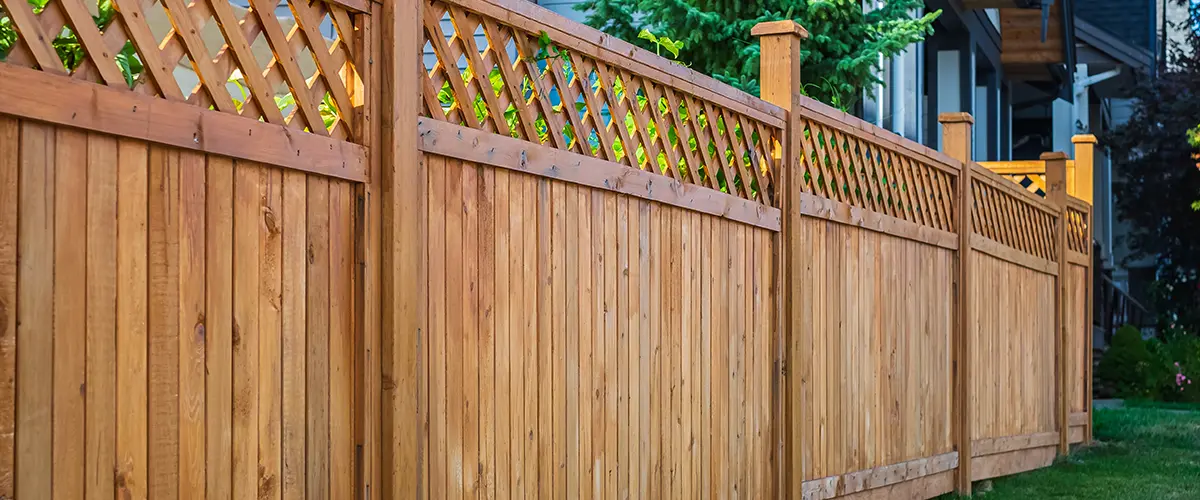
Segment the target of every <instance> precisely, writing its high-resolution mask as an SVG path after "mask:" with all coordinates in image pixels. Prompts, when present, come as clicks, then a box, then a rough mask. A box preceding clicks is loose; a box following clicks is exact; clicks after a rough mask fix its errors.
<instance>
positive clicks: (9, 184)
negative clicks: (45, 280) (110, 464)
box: [0, 115, 91, 497]
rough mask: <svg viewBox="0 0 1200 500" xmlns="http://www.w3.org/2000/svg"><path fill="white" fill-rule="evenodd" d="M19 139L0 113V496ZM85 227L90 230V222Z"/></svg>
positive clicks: (10, 406) (11, 445)
mask: <svg viewBox="0 0 1200 500" xmlns="http://www.w3.org/2000/svg"><path fill="white" fill-rule="evenodd" d="M20 141H21V128H20V123H19V122H18V121H17V120H16V119H15V118H12V117H9V116H4V115H0V320H3V321H2V322H0V495H5V496H8V497H12V496H13V495H14V494H15V489H14V484H13V483H14V480H15V479H16V478H15V477H14V470H15V467H14V466H15V464H16V455H15V453H14V451H15V444H16V443H15V441H16V439H15V438H16V425H17V421H16V416H17V415H16V390H17V387H16V375H17V313H18V309H17V307H18V304H17V278H18V270H17V251H18V243H17V241H18V240H17V237H18V224H17V220H18V218H17V217H18V207H19V206H20V189H19V187H20V184H19V180H18V179H19V175H18V173H19V172H20V166H21V160H20V152H21V142H20ZM89 153H90V150H89ZM89 156H90V155H89ZM89 190H90V185H89ZM89 219H90V214H89ZM89 222H90V220H89ZM88 227H89V229H90V228H91V225H90V224H89V226H88ZM89 269H91V266H89ZM89 450H90V447H89ZM89 456H90V454H89ZM89 477H90V476H89Z"/></svg>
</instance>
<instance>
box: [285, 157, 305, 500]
mask: <svg viewBox="0 0 1200 500" xmlns="http://www.w3.org/2000/svg"><path fill="white" fill-rule="evenodd" d="M282 189H283V213H282V221H280V224H281V225H282V230H283V234H282V237H281V238H282V241H281V243H280V252H281V256H280V259H281V264H280V274H281V276H280V281H281V282H280V289H281V304H280V309H281V314H282V318H281V319H280V326H281V327H282V328H283V339H282V341H281V344H282V345H281V346H280V349H281V350H282V357H283V359H282V361H281V370H282V380H281V382H280V383H281V390H282V391H283V401H282V402H281V403H280V433H281V439H282V441H283V442H282V445H281V451H282V464H281V466H282V477H281V481H280V490H281V494H282V495H281V496H282V498H283V499H284V500H297V499H302V498H305V488H306V485H307V466H308V465H307V460H306V459H307V455H306V451H307V450H306V442H307V432H308V429H307V426H308V424H307V411H308V397H309V393H308V375H307V373H308V371H307V368H308V367H307V353H308V342H307V340H308V339H307V335H306V332H307V306H308V301H307V299H306V297H307V295H308V293H307V283H308V282H307V273H306V267H307V263H308V245H307V239H308V208H307V206H308V180H307V179H306V178H305V175H304V174H302V173H299V172H284V173H283V187H282Z"/></svg>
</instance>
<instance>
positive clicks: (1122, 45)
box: [1075, 19, 1154, 70]
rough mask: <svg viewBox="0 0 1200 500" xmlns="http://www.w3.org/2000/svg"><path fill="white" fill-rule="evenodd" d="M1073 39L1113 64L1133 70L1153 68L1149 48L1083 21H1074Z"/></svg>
mask: <svg viewBox="0 0 1200 500" xmlns="http://www.w3.org/2000/svg"><path fill="white" fill-rule="evenodd" d="M1075 37H1076V38H1077V39H1078V41H1080V42H1082V43H1084V44H1087V45H1088V46H1090V47H1092V48H1094V49H1096V50H1098V51H1100V52H1102V53H1104V54H1105V55H1107V56H1108V57H1110V58H1112V59H1113V60H1114V61H1115V62H1118V63H1121V64H1124V65H1127V66H1129V67H1130V68H1133V69H1135V70H1149V69H1151V68H1153V67H1154V52H1152V51H1151V49H1150V48H1147V47H1141V46H1138V45H1136V44H1134V43H1131V41H1130V40H1129V39H1126V38H1121V37H1119V36H1118V35H1114V34H1113V33H1110V32H1109V31H1108V30H1107V29H1104V28H1101V27H1099V26H1097V25H1094V24H1092V23H1089V22H1087V21H1084V20H1083V19H1076V20H1075Z"/></svg>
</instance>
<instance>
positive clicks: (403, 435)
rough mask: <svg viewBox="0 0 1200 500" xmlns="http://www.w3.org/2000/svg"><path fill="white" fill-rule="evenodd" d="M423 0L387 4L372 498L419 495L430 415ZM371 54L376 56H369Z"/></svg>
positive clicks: (383, 45)
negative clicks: (376, 467)
mask: <svg viewBox="0 0 1200 500" xmlns="http://www.w3.org/2000/svg"><path fill="white" fill-rule="evenodd" d="M424 3H425V2H423V1H421V0H391V1H387V2H383V15H382V16H380V19H379V20H378V22H379V26H380V28H381V31H382V33H381V35H382V40H381V42H380V46H381V49H382V50H381V55H380V59H381V62H382V68H381V71H382V89H381V90H382V95H381V96H380V101H381V102H380V113H379V120H378V121H377V125H376V126H381V127H382V128H383V137H382V140H381V141H380V144H379V146H378V147H379V148H380V151H379V154H380V158H381V169H382V175H381V176H380V182H381V184H382V186H381V187H382V189H380V190H379V191H380V194H381V197H382V200H381V201H382V205H383V206H382V209H381V212H382V213H381V214H380V215H381V219H382V220H381V221H380V222H381V223H382V232H383V235H382V240H383V241H382V245H381V251H382V260H383V262H382V277H381V279H380V284H381V285H382V286H381V288H382V293H383V298H382V300H381V303H380V309H381V311H380V312H381V314H382V316H383V318H382V328H381V330H382V332H381V335H382V342H381V344H382V346H381V347H382V350H383V352H382V353H381V355H382V365H383V366H382V372H383V380H382V383H381V386H382V387H381V389H382V391H383V398H382V402H381V403H382V404H381V406H382V410H383V431H382V433H381V434H382V436H381V438H382V442H383V448H384V450H383V452H382V455H383V456H382V462H383V463H382V476H383V477H382V485H381V488H380V489H381V491H379V492H371V496H369V497H368V498H418V497H419V496H420V494H419V485H420V479H421V478H420V464H419V461H420V457H421V456H422V455H423V453H422V449H421V446H422V445H424V444H425V443H424V441H423V440H422V439H421V437H420V436H421V429H422V427H423V426H422V418H423V414H424V413H425V411H426V409H425V406H426V405H425V404H424V402H423V401H420V400H419V399H418V397H417V394H418V392H417V389H418V385H419V384H420V383H421V375H420V373H421V360H422V359H423V358H422V357H421V356H420V355H419V354H420V353H419V347H420V346H422V345H424V344H425V342H424V339H423V338H422V335H423V334H424V332H425V321H426V317H425V307H424V300H423V297H422V295H421V290H422V289H423V288H425V285H426V282H427V279H426V266H425V257H424V256H425V247H426V234H425V233H426V228H425V227H424V226H425V224H424V220H425V217H423V214H424V213H425V203H426V192H425V189H426V187H425V186H426V183H425V164H424V156H423V155H422V153H421V152H420V150H418V149H417V115H418V114H419V113H420V112H421V85H420V84H419V82H420V79H419V78H420V76H421V75H420V68H421V59H420V58H421V53H422V47H423V45H424V40H423V38H424V37H423V33H424V27H423V26H422V24H421V9H422V6H423V5H424ZM368 57H371V56H368Z"/></svg>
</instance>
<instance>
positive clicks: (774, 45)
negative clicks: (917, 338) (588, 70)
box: [750, 20, 812, 498]
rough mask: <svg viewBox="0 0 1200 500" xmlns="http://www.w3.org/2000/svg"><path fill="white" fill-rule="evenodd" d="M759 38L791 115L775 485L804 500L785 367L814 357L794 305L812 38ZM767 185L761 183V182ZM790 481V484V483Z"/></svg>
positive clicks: (779, 200)
mask: <svg viewBox="0 0 1200 500" xmlns="http://www.w3.org/2000/svg"><path fill="white" fill-rule="evenodd" d="M750 33H751V35H753V36H756V37H759V41H760V44H761V46H762V58H761V59H762V60H761V72H760V73H761V75H762V84H761V92H760V95H761V96H762V98H763V100H765V101H767V102H769V103H772V104H774V105H776V106H779V107H781V108H783V109H785V110H788V114H787V124H786V128H785V129H784V136H783V137H781V138H780V139H781V141H782V142H783V157H782V158H781V160H782V161H780V162H779V167H778V169H777V171H776V174H777V175H776V179H777V180H776V182H777V183H778V184H776V186H775V189H776V191H775V192H776V194H775V206H776V207H778V208H779V209H780V211H781V213H782V217H783V220H782V229H783V231H782V232H779V233H775V234H773V235H772V239H771V248H772V255H773V257H774V262H775V266H774V267H775V276H774V278H773V279H774V281H775V283H774V284H773V286H772V289H773V290H774V298H775V335H774V336H773V339H772V341H773V342H774V343H775V346H774V349H773V351H774V355H775V360H774V366H773V367H772V372H771V395H772V396H771V404H772V415H773V416H774V418H773V425H771V440H770V441H769V442H770V443H771V446H773V447H774V452H773V453H771V457H772V459H773V460H774V461H775V463H774V464H772V465H773V467H771V473H772V474H773V475H774V476H773V477H772V479H773V481H772V482H771V485H772V487H773V488H774V491H773V494H772V495H771V496H772V497H774V498H787V497H798V496H799V495H797V490H798V489H800V488H802V484H801V481H800V474H793V473H791V472H792V471H799V470H803V469H804V459H803V450H804V439H803V436H804V432H803V431H802V426H803V422H804V418H803V416H804V410H805V409H804V406H803V401H804V398H803V397H802V393H803V391H804V390H805V388H804V387H803V386H802V384H803V380H801V378H800V377H791V378H789V377H788V376H787V371H786V370H785V369H784V367H787V366H793V367H794V370H795V371H794V372H793V373H799V372H800V366H804V365H806V364H807V363H809V362H810V361H809V360H810V359H811V356H812V352H811V350H810V349H805V348H804V347H803V346H806V345H809V344H808V343H807V342H805V341H804V340H803V339H800V338H798V335H799V332H802V331H804V329H803V328H802V326H803V323H802V322H803V321H804V320H805V318H800V317H799V315H798V314H796V313H795V309H794V308H793V306H792V304H793V303H794V302H795V301H796V300H799V299H800V295H801V289H800V286H801V283H800V282H799V280H798V279H796V275H795V273H794V272H793V270H794V269H800V268H801V267H800V266H803V265H804V261H803V257H802V255H803V254H804V252H803V251H802V247H801V245H802V244H803V243H802V242H801V241H799V232H800V231H799V229H798V224H799V222H800V217H801V215H800V214H801V210H800V205H801V204H802V201H801V194H802V193H803V188H802V182H803V179H802V178H801V177H800V176H797V175H795V174H796V170H797V169H798V168H799V167H800V165H801V162H803V159H804V152H803V149H802V148H801V146H800V144H801V142H802V141H803V140H804V124H803V122H802V121H801V120H800V113H799V98H800V96H801V95H803V93H804V88H803V83H802V82H801V80H800V44H801V41H802V40H804V39H805V38H808V31H807V30H805V29H804V27H803V26H800V24H799V23H797V22H795V21H792V20H785V21H775V22H766V23H759V24H757V25H755V26H754V28H753V29H752V30H751V31H750ZM755 171H756V172H757V169H755ZM760 185H761V181H760ZM789 481H790V482H789Z"/></svg>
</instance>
